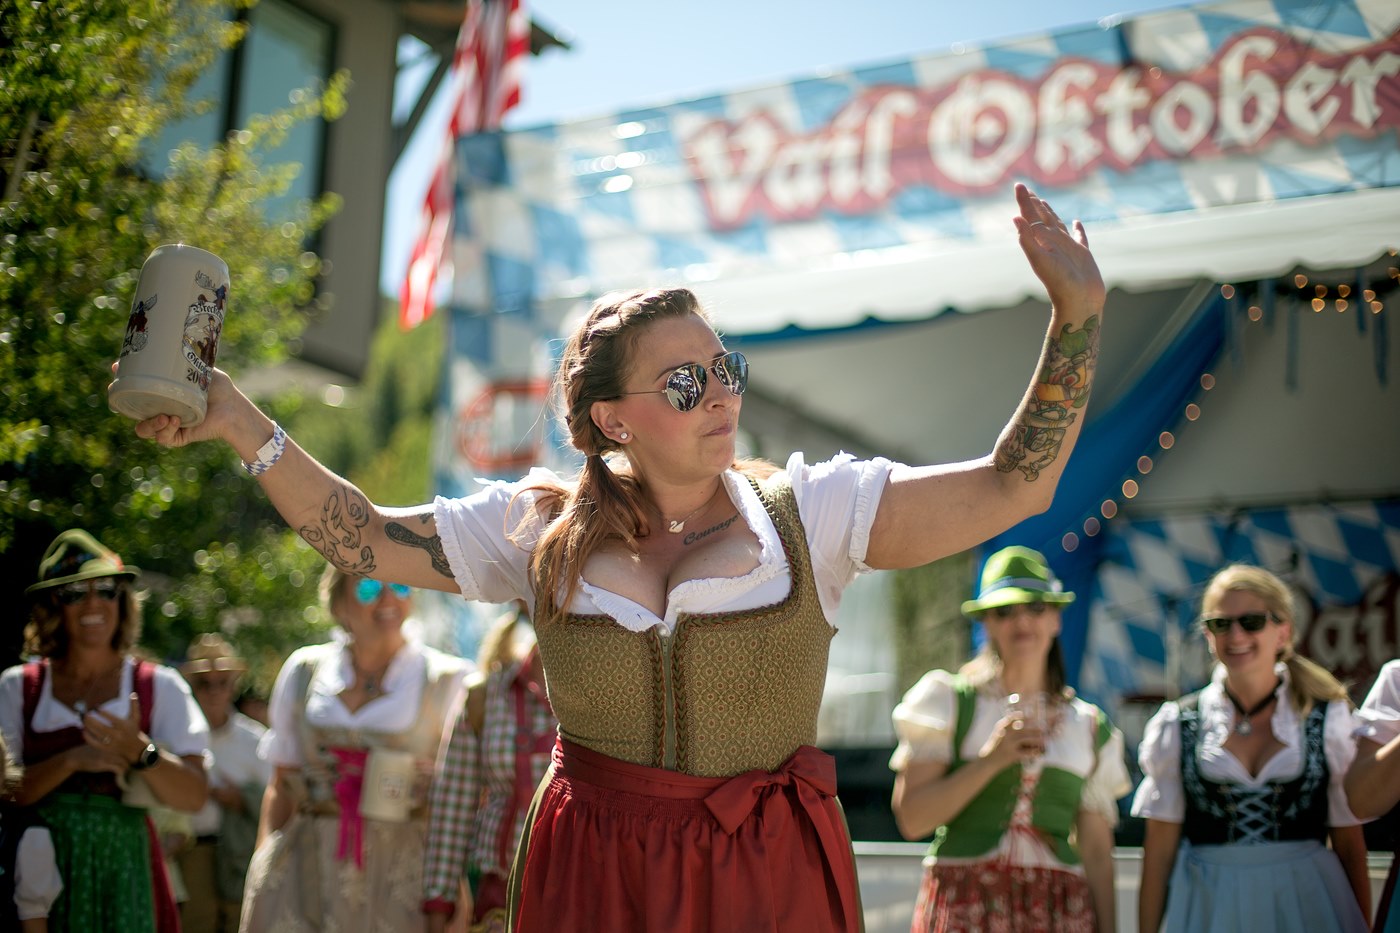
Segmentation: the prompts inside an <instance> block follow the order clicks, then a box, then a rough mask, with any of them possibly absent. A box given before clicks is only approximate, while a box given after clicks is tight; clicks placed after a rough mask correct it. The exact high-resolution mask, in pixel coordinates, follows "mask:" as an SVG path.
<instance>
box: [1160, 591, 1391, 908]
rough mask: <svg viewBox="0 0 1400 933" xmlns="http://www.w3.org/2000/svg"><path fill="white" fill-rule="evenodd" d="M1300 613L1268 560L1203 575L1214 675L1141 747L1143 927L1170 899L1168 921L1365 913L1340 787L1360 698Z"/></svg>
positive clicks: (1356, 836)
mask: <svg viewBox="0 0 1400 933" xmlns="http://www.w3.org/2000/svg"><path fill="white" fill-rule="evenodd" d="M1296 618H1297V613H1296V610H1295V606H1294V599H1293V593H1292V591H1291V590H1289V588H1288V585H1287V584H1286V583H1284V582H1283V581H1282V580H1281V579H1279V578H1278V577H1277V576H1275V575H1274V574H1272V573H1270V572H1269V571H1267V570H1264V569H1262V568H1260V567H1253V566H1249V565H1247V564H1233V565H1231V566H1229V567H1226V568H1225V569H1223V570H1221V571H1219V572H1218V573H1216V575H1215V576H1214V577H1212V578H1211V580H1210V582H1209V583H1208V584H1207V585H1206V589H1205V594H1204V596H1203V597H1202V599H1201V629H1202V632H1203V633H1204V635H1205V639H1206V644H1207V646H1208V647H1209V648H1210V652H1211V655H1212V656H1213V657H1214V658H1215V661H1216V663H1215V668H1214V671H1213V674H1212V677H1211V682H1210V683H1209V684H1208V685H1206V686H1205V687H1204V688H1202V689H1201V690H1200V691H1198V692H1197V693H1193V694H1189V695H1187V696H1184V697H1182V698H1181V699H1180V700H1178V701H1176V702H1174V703H1166V704H1164V705H1163V706H1162V709H1161V710H1160V711H1158V713H1157V715H1155V716H1153V717H1152V719H1151V721H1150V722H1148V724H1147V728H1146V730H1145V731H1144V734H1143V740H1142V744H1141V745H1140V746H1139V750H1138V757H1139V760H1140V762H1141V764H1142V770H1143V774H1144V779H1143V782H1142V784H1141V785H1139V787H1138V791H1137V796H1136V797H1135V798H1134V801H1133V814H1134V815H1135V816H1141V817H1144V818H1146V820H1147V836H1146V839H1145V841H1144V843H1143V868H1142V887H1141V889H1140V892H1139V895H1138V921H1139V929H1140V930H1141V931H1143V933H1155V931H1157V930H1158V929H1159V927H1160V926H1161V923H1162V919H1163V915H1164V913H1165V917H1166V929H1167V930H1168V931H1172V933H1185V931H1191V933H1225V931H1232V933H1235V931H1239V933H1250V931H1256V930H1257V931H1260V933H1263V931H1280V933H1327V931H1344V933H1351V931H1364V930H1367V929H1369V921H1368V917H1369V914H1370V909H1371V888H1370V878H1369V875H1368V874H1367V868H1366V843H1365V840H1364V839H1363V838H1362V834H1361V825H1360V820H1358V819H1357V818H1356V817H1355V816H1354V815H1352V812H1351V810H1350V809H1348V807H1347V799H1346V791H1345V789H1344V781H1345V778H1346V774H1347V768H1348V766H1349V765H1350V764H1351V761H1352V758H1353V757H1354V756H1355V751H1356V750H1355V746H1354V744H1353V742H1352V740H1351V734H1352V731H1353V729H1354V727H1355V723H1354V721H1353V714H1352V706H1351V701H1350V700H1349V699H1348V697H1347V692H1346V688H1345V687H1343V686H1342V685H1341V684H1340V683H1338V682H1337V679H1336V678H1335V677H1333V676H1332V675H1331V674H1329V673H1327V671H1325V670H1323V669H1322V668H1321V667H1319V666H1318V665H1316V664H1314V663H1313V662H1312V661H1309V660H1307V659H1306V658H1303V657H1300V656H1299V655H1298V653H1297V651H1296V650H1295V647H1294V640H1295V639H1296V638H1297V631H1296V629H1295V628H1294V620H1295V619H1296ZM1329 841H1330V843H1331V848H1330V849H1329V848H1328V842H1329ZM1169 879H1170V885H1169V884H1168V880H1169ZM1168 891H1170V894H1169V893H1168Z"/></svg>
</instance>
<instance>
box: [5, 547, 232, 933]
mask: <svg viewBox="0 0 1400 933" xmlns="http://www.w3.org/2000/svg"><path fill="white" fill-rule="evenodd" d="M136 576H137V570H136V568H134V567H129V566H127V565H126V564H124V563H122V560H121V558H120V557H118V556H117V554H116V553H115V552H114V551H112V550H111V549H110V548H108V547H105V546H104V545H103V544H102V543H101V542H99V541H98V540H97V539H96V538H94V537H93V536H92V535H90V534H88V533H87V532H86V531H82V530H80V529H71V530H69V531H65V532H63V533H62V534H60V535H59V536H58V537H57V538H56V539H54V542H53V543H52V544H51V545H49V549H48V551H46V552H45V554H44V557H43V560H42V561H41V562H40V564H39V579H38V582H36V583H35V584H34V585H32V586H30V587H29V588H28V589H27V590H26V591H25V592H26V594H27V595H28V596H29V597H30V599H31V606H30V618H29V624H28V626H27V627H26V629H25V640H26V646H25V648H26V653H28V654H30V655H31V656H37V657H38V658H39V660H36V661H31V662H29V663H27V664H20V665H16V666H14V667H11V668H9V669H8V670H6V671H5V672H4V674H3V675H0V732H3V734H4V737H5V742H6V744H7V745H8V746H9V747H10V750H11V753H12V754H13V755H14V756H15V757H16V758H17V759H20V760H22V761H23V762H24V766H25V771H24V778H23V781H22V782H21V784H20V786H19V790H18V792H17V793H16V795H15V802H16V803H18V804H20V805H22V806H33V807H36V808H37V809H38V812H39V813H40V815H41V816H42V817H43V819H44V821H45V823H47V824H48V826H49V829H50V832H51V834H52V836H53V842H54V852H55V858H56V861H57V863H58V869H59V873H60V874H61V875H62V877H63V893H62V894H61V895H60V896H59V898H58V901H57V902H56V903H55V904H54V907H53V910H52V912H51V913H50V915H49V919H50V923H51V924H52V925H53V928H54V929H59V930H83V931H85V933H105V931H113V933H117V931H120V933H140V931H154V930H160V931H165V930H175V929H178V917H177V915H176V914H175V904H174V900H173V898H172V897H171V895H170V886H169V881H168V879H167V878H166V875H165V869H164V864H163V862H162V860H161V858H160V850H159V847H158V843H157V842H156V840H155V835H154V830H153V829H152V828H151V824H150V821H149V820H148V819H147V817H146V811H145V810H144V809H139V808H138V807H136V806H129V805H128V804H127V803H125V802H123V799H124V798H125V799H126V800H135V799H137V797H135V796H133V794H140V795H141V796H144V797H145V800H146V802H147V803H148V804H150V805H154V803H156V802H158V803H160V804H161V805H163V806H167V807H170V808H172V809H176V810H185V811H191V812H192V811H195V810H198V809H199V808H200V807H201V806H202V805H203V804H204V799H205V794H206V786H205V778H204V758H203V756H204V752H205V750H206V749H207V748H208V745H209V727H208V725H207V724H206V723H205V720H204V716H203V714H202V713H200V711H199V707H198V706H197V705H196V704H195V702H194V698H193V697H192V696H191V694H190V691H189V688H188V687H187V686H186V685H185V681H184V679H183V678H182V677H181V676H180V675H179V674H178V673H177V672H175V671H174V670H173V669H171V668H168V667H163V666H160V665H156V664H151V663H149V662H146V661H137V660H136V659H135V658H133V657H132V655H131V648H132V646H133V645H134V644H135V642H136V639H137V636H138V635H139V633H140V629H141V614H140V608H139V604H138V601H137V594H136V591H135V581H136ZM138 777H139V779H140V781H139V782H138V780H137V779H138ZM139 784H144V788H141V787H139ZM143 791H149V793H143ZM152 797H154V800H152V799H151V798H152Z"/></svg>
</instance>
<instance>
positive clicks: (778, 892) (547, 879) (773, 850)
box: [511, 739, 862, 933]
mask: <svg viewBox="0 0 1400 933" xmlns="http://www.w3.org/2000/svg"><path fill="white" fill-rule="evenodd" d="M835 793H836V766H835V763H834V761H833V759H832V758H831V756H830V755H827V754H825V753H824V752H821V751H819V750H818V749H816V748H813V747H811V746H805V745H804V746H802V747H801V748H799V749H798V750H797V751H796V752H795V753H794V754H793V755H792V757H791V758H789V759H788V760H787V761H786V762H784V763H783V765H782V767H780V768H779V769H778V770H777V771H774V772H771V773H770V772H767V771H749V772H746V773H744V774H741V775H737V776H735V777H732V778H702V777H693V776H691V775H686V774H680V773H678V772H675V771H665V770H662V769H659V768H647V767H643V766H641V765H634V764H628V763H627V762H623V761H618V760H617V759H615V758H610V757H608V756H607V755H601V754H599V753H597V752H594V751H590V750H588V749H586V748H583V747H582V746H579V745H576V744H574V743H572V742H568V741H565V740H563V739H560V740H559V742H558V744H557V745H556V746H555V748H554V761H553V766H552V768H551V770H550V775H549V777H548V778H546V780H545V782H544V784H543V785H542V786H541V789H540V792H539V793H538V794H537V795H536V798H535V803H534V805H533V807H532V808H531V809H532V812H531V814H530V817H529V819H528V820H527V822H526V825H527V827H528V829H527V836H526V838H525V839H523V840H522V841H521V847H520V851H519V853H518V854H517V856H516V865H515V870H514V872H513V873H512V877H511V900H512V906H513V908H514V910H515V915H514V916H513V917H512V921H513V923H512V927H511V929H513V930H515V931H517V933H536V931H539V933H546V931H547V933H572V931H577V933H596V931H599V930H608V931H621V933H625V931H631V930H637V931H642V930H665V931H667V933H688V931H695V933H701V931H715V933H725V931H734V933H737V931H745V933H760V931H772V933H779V931H782V933H788V931H794V930H801V931H804V933H809V931H810V933H836V931H842V933H856V931H859V930H860V929H861V927H862V921H861V912H860V897H859V894H858V891H857V888H856V873H855V859H854V857H853V856H852V854H851V842H850V834H849V833H848V831H847V829H846V822H845V817H844V815H843V814H842V812H841V807H840V804H839V803H838V802H837V800H836V796H835Z"/></svg>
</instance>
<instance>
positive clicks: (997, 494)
mask: <svg viewBox="0 0 1400 933" xmlns="http://www.w3.org/2000/svg"><path fill="white" fill-rule="evenodd" d="M1016 201H1017V205H1018V207H1019V208H1020V213H1019V214H1018V215H1017V216H1016V217H1015V218H1014V223H1015V225H1016V233H1017V235H1018V237H1019V240H1020V244H1021V250H1022V251H1023V252H1024V253H1025V255H1026V259H1027V261H1028V262H1029V263H1030V264H1031V268H1032V270H1034V272H1035V274H1036V276H1037V277H1038V278H1039V279H1040V281H1041V282H1042V283H1043V284H1044V285H1045V290H1046V292H1047V294H1048V295H1049V297H1050V307H1051V314H1050V327H1049V331H1048V333H1047V334H1046V337H1045V344H1044V346H1043V348H1042V350H1041V354H1040V361H1039V363H1038V364H1037V366H1036V370H1035V375H1034V377H1033V378H1032V380H1031V384H1030V386H1029V388H1027V390H1026V393H1025V395H1024V396H1023V397H1022V400H1021V404H1020V406H1018V408H1017V409H1016V413H1015V414H1014V415H1013V416H1012V418H1011V421H1010V422H1009V423H1008V424H1007V425H1006V427H1005V428H1003V429H1002V432H1001V436H1000V438H999V439H998V440H997V444H996V448H995V449H994V450H993V451H992V452H991V453H990V454H988V455H987V456H985V457H982V458H981V459H978V460H970V461H966V462H964V463H953V464H943V465H937V466H923V467H903V468H900V469H897V470H895V471H894V472H893V473H891V475H890V478H889V481H888V486H887V488H886V489H885V492H884V495H883V497H882V498H881V500H880V509H879V512H878V513H877V514H876V516H875V523H874V526H873V527H872V529H871V533H870V545H869V548H868V549H867V551H866V563H867V564H868V565H869V566H871V567H873V568H877V569H882V570H888V569H895V568H900V567H915V566H919V565H921V564H926V563H929V562H930V561H934V560H937V559H938V558H940V557H946V556H947V555H949V554H955V553H957V552H959V551H963V550H966V549H967V548H970V547H972V546H974V545H976V544H980V543H981V542H983V541H985V540H987V539H988V538H990V537H992V536H993V535H995V534H998V533H999V532H1002V531H1005V530H1006V529H1007V528H1010V527H1011V526H1012V525H1014V524H1016V523H1017V522H1019V521H1021V520H1022V519H1024V518H1028V517H1029V516H1031V515H1035V514H1038V513H1040V512H1043V511H1045V510H1046V509H1047V508H1049V506H1050V501H1051V499H1052V498H1053V497H1054V494H1055V486H1056V484H1057V483H1058V482H1059V479H1060V475H1061V473H1063V472H1064V466H1065V462H1066V461H1067V460H1068V459H1069V455H1070V451H1071V450H1072V449H1073V447H1074V443H1075V441H1076V440H1077V439H1078V437H1079V432H1080V430H1081V429H1082V427H1083V423H1084V410H1085V405H1086V404H1087V403H1088V400H1089V389H1090V387H1091V385H1092V384H1093V376H1094V367H1095V364H1096V363H1097V362H1098V354H1099V321H1100V316H1101V314H1102V312H1103V305H1104V295H1105V292H1104V284H1103V278H1102V277H1101V276H1100V275H1099V269H1098V265H1097V264H1096V263H1095V262H1094V257H1093V255H1092V254H1091V253H1090V252H1089V241H1088V237H1087V235H1086V234H1085V232H1084V225H1083V224H1081V223H1080V222H1079V221H1075V223H1074V229H1073V232H1071V230H1070V229H1069V228H1068V227H1066V226H1065V224H1064V223H1063V222H1062V221H1061V220H1060V218H1059V217H1058V216H1057V215H1056V214H1055V212H1054V210H1052V209H1051V207H1050V205H1048V204H1046V203H1045V202H1044V201H1042V200H1041V199H1040V198H1038V197H1036V196H1035V194H1034V193H1032V192H1031V191H1030V189H1029V188H1027V187H1026V186H1025V185H1019V184H1018V185H1017V186H1016Z"/></svg>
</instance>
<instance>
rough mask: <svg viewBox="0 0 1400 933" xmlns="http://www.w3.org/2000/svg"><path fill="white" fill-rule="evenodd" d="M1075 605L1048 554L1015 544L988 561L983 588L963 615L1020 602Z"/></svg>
mask: <svg viewBox="0 0 1400 933" xmlns="http://www.w3.org/2000/svg"><path fill="white" fill-rule="evenodd" d="M1072 602H1074V594H1073V593H1068V592H1065V587H1064V584H1063V583H1061V582H1060V581H1059V579H1058V578H1057V577H1056V576H1055V574H1054V572H1053V571H1052V570H1051V569H1050V565H1049V564H1047V563H1046V562H1045V555H1044V554H1041V553H1040V552H1039V551H1033V550H1031V549H1030V548H1028V547H1021V546H1020V545H1012V546H1011V547H1007V548H1002V549H1001V550H1000V551H997V552H996V553H995V554H993V555H992V556H991V557H989V558H987V563H986V566H984V567H983V568H982V588H981V590H980V592H978V594H977V598H976V599H969V600H968V601H967V602H965V603H963V604H962V611H963V614H964V615H973V614H974V613H978V612H982V611H983V610H986V609H995V608H996V607H997V606H1013V605H1016V604H1018V603H1050V604H1052V605H1057V606H1058V605H1064V604H1065V603H1072Z"/></svg>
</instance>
